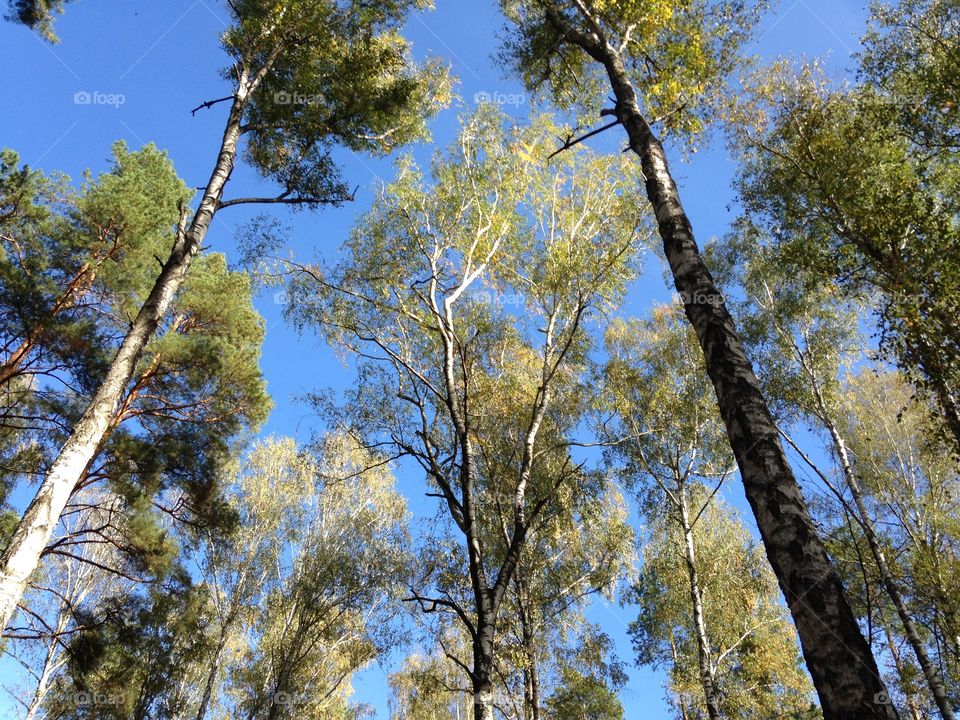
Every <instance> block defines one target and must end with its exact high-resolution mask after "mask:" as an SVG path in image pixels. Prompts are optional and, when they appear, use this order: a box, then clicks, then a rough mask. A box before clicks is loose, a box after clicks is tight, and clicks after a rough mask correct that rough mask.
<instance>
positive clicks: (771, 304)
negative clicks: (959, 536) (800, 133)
mask: <svg viewBox="0 0 960 720" xmlns="http://www.w3.org/2000/svg"><path fill="white" fill-rule="evenodd" d="M725 252H726V254H728V255H729V256H730V257H729V259H728V260H727V261H726V264H727V265H728V266H730V267H734V268H736V270H735V273H736V274H737V276H738V278H739V281H740V282H739V286H740V287H741V288H742V289H743V290H744V291H745V294H746V300H745V301H744V302H743V303H741V307H740V308H739V309H740V310H741V315H742V317H744V324H745V325H746V326H747V327H748V337H749V338H750V340H751V349H753V350H754V351H755V352H754V355H755V357H759V358H760V359H761V362H762V364H763V365H764V366H765V368H766V369H767V372H766V378H765V380H766V385H767V387H768V389H769V391H770V394H771V395H772V396H774V397H777V398H778V400H779V401H780V405H781V406H782V409H783V410H784V412H785V413H786V414H787V418H786V420H787V421H786V422H784V423H783V428H782V430H781V431H782V432H786V428H787V427H789V425H790V424H792V425H795V424H797V423H798V422H800V421H803V420H812V421H814V422H815V423H816V424H817V425H818V427H819V429H820V430H821V431H822V432H823V433H824V435H825V437H826V439H827V445H828V447H829V449H830V452H831V453H832V455H833V456H834V458H835V461H836V465H837V467H838V469H839V474H840V478H841V480H842V482H841V484H840V486H839V490H838V488H837V485H836V484H835V483H834V482H833V481H832V479H830V478H828V477H827V476H826V475H825V474H824V473H823V472H822V471H821V470H819V469H818V468H816V466H815V465H813V468H814V470H815V472H816V473H818V474H819V476H820V479H821V480H822V481H823V483H824V484H825V485H826V486H827V489H828V490H829V492H832V493H834V494H835V495H836V497H837V500H838V501H839V503H840V505H841V507H840V512H841V515H844V514H845V515H848V516H849V517H851V518H853V520H854V521H855V522H856V524H857V526H858V528H857V529H858V532H862V535H863V539H864V541H865V544H866V547H867V549H868V552H869V556H870V560H871V563H872V565H873V566H875V568H876V572H877V574H878V576H879V583H880V585H881V586H882V588H883V590H884V592H885V593H886V595H887V596H888V598H889V602H890V603H891V604H892V606H893V609H894V612H895V613H896V616H897V618H898V619H899V625H900V628H899V630H898V633H901V634H903V636H904V637H905V638H906V639H907V642H908V643H909V645H910V646H911V648H912V654H913V655H914V657H915V659H916V661H917V663H918V664H919V666H920V668H921V670H922V672H923V675H924V678H925V682H926V684H927V687H928V689H929V692H930V695H931V697H932V698H933V699H934V701H935V703H936V704H937V706H938V708H939V712H940V714H941V715H942V716H943V717H945V718H953V717H954V713H953V710H952V708H951V707H950V703H949V701H948V700H947V696H946V690H945V686H944V682H943V680H942V679H941V676H940V673H939V672H938V670H937V668H936V667H935V666H934V663H933V662H932V661H931V658H930V655H929V653H928V652H927V647H926V643H925V641H924V640H923V638H922V635H921V631H920V629H919V627H918V625H917V622H916V620H915V617H914V614H913V612H912V611H911V609H910V608H909V606H908V603H907V600H906V594H907V593H906V589H905V588H904V587H903V586H902V585H901V583H900V581H899V580H898V579H897V578H896V576H895V573H894V571H893V569H892V566H891V562H890V559H889V556H888V550H887V548H886V547H885V545H886V543H885V541H884V538H883V534H884V533H883V532H882V530H881V529H880V527H881V526H880V524H879V519H878V518H876V517H875V516H874V513H873V512H871V510H870V508H869V507H868V503H867V497H866V495H865V492H864V489H863V486H864V478H863V477H861V476H860V474H859V473H858V472H857V470H856V467H855V465H856V460H855V458H854V456H853V454H852V452H851V450H850V444H849V439H848V437H847V436H846V432H845V430H844V429H843V424H844V423H845V422H846V421H845V420H844V418H845V417H846V416H847V413H848V410H846V409H844V405H843V401H842V397H843V391H842V384H843V383H844V378H845V375H846V374H847V368H848V367H850V366H852V365H854V364H855V363H857V362H863V361H864V358H863V351H862V348H863V346H864V345H865V344H866V342H865V339H864V338H862V337H861V336H860V335H859V333H858V331H857V328H856V324H857V322H858V320H859V319H861V318H862V316H863V308H862V306H861V305H860V304H858V303H855V302H851V301H849V300H846V299H844V298H843V297H841V296H840V293H839V292H838V291H837V288H836V286H835V285H833V283H832V282H830V281H829V280H824V279H823V278H822V276H818V275H811V274H809V273H803V272H802V271H800V269H799V268H797V267H795V266H792V264H791V262H790V253H789V251H786V252H785V251H784V249H783V248H780V247H777V245H776V243H764V242H763V235H762V234H761V233H760V232H759V231H758V230H757V229H756V228H750V227H749V226H747V227H746V228H745V232H744V233H743V237H740V238H738V239H736V240H734V241H733V243H732V246H731V247H728V248H726V250H725ZM734 258H735V259H734ZM894 412H896V411H894ZM855 422H865V419H858V420H856V421H855ZM785 437H787V439H788V442H790V443H791V444H792V445H793V446H794V447H797V445H796V443H795V441H794V440H793V439H791V438H790V437H789V436H787V435H785ZM797 451H798V452H799V453H801V454H802V457H804V458H807V459H809V458H808V456H807V455H806V454H805V453H802V451H801V450H800V449H799V448H798V447H797Z"/></svg>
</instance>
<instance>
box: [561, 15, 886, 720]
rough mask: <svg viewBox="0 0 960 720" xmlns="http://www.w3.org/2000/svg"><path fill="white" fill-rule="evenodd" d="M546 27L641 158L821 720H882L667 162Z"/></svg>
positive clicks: (634, 108) (615, 64) (636, 112)
mask: <svg viewBox="0 0 960 720" xmlns="http://www.w3.org/2000/svg"><path fill="white" fill-rule="evenodd" d="M547 16H548V19H549V20H550V21H551V22H552V23H553V24H554V26H555V27H556V28H557V29H558V31H559V32H560V33H561V35H562V37H563V38H564V39H565V40H566V41H567V42H569V43H573V44H575V45H577V46H579V47H580V48H582V49H583V50H584V52H586V53H587V54H588V55H590V56H591V57H592V58H593V59H594V60H596V61H597V62H598V63H600V64H601V65H603V67H604V70H605V71H606V74H607V77H608V79H609V81H610V86H611V89H612V90H613V93H614V96H615V98H616V108H615V110H614V111H612V113H613V114H615V115H616V118H617V119H618V120H619V121H620V123H621V124H622V125H623V127H624V129H625V130H626V132H627V135H628V137H629V141H630V146H629V147H630V149H631V150H632V151H633V152H634V153H635V154H636V155H637V156H638V157H639V158H640V164H641V167H642V169H643V174H644V177H645V178H646V191H647V198H648V199H649V201H650V204H651V205H652V206H653V210H654V213H655V215H656V219H657V223H658V228H659V232H660V237H661V239H662V240H663V248H664V254H665V255H666V258H667V261H668V263H669V265H670V270H671V272H672V274H673V278H674V284H675V285H676V288H677V291H678V293H679V294H680V297H681V298H682V299H683V302H684V308H685V312H686V315H687V318H688V319H689V321H690V323H691V325H692V326H693V328H694V330H695V331H696V334H697V339H698V340H699V343H700V347H701V348H702V350H703V355H704V360H705V362H706V366H707V371H708V373H709V376H710V380H711V381H712V383H713V387H714V390H715V391H716V394H717V402H718V405H719V408H720V414H721V416H722V418H723V421H724V425H725V426H726V430H727V436H728V437H729V439H730V445H731V448H732V449H733V453H734V456H735V457H736V459H737V465H738V467H739V469H740V474H741V477H742V478H743V484H744V490H745V494H746V497H747V500H748V502H749V503H750V507H751V508H752V510H753V514H754V517H755V518H756V521H757V526H758V528H759V530H760V536H761V538H762V540H763V544H764V549H765V550H766V554H767V558H768V560H769V561H770V564H771V566H772V567H773V571H774V573H775V574H776V576H777V579H778V581H779V583H780V587H781V589H782V591H783V593H784V596H785V598H786V601H787V605H788V606H789V608H790V612H791V613H792V615H793V619H794V623H795V624H796V627H797V632H798V634H799V636H800V642H801V645H802V648H803V654H804V658H805V659H806V663H807V667H808V669H809V670H810V675H811V676H812V678H813V682H814V685H815V687H816V689H817V693H818V694H819V696H820V703H821V706H822V708H823V713H824V717H825V719H826V720H852V719H853V718H856V719H857V720H890V719H892V718H896V717H897V713H896V710H895V709H894V708H893V707H892V706H891V705H889V704H887V703H885V702H884V700H885V699H886V688H885V687H884V684H883V680H882V679H881V678H880V673H879V670H878V668H877V663H876V660H875V659H874V657H873V654H872V653H871V651H870V646H869V645H868V644H867V642H866V640H865V639H864V637H863V633H862V632H861V631H860V628H859V626H858V625H857V618H856V616H855V615H854V613H853V609H852V608H851V606H850V603H849V601H848V600H847V598H846V595H845V593H844V589H843V585H842V584H841V582H840V579H839V576H838V575H837V573H836V571H835V570H834V568H833V565H832V564H831V562H830V559H829V558H828V556H827V552H826V549H825V547H824V545H823V542H822V541H821V540H820V538H819V536H818V534H817V530H816V527H815V526H814V524H813V520H812V519H811V517H810V512H809V510H808V508H807V505H806V501H805V500H804V498H803V495H802V493H801V492H800V487H799V485H798V484H797V481H796V478H795V477H794V475H793V471H792V470H791V468H790V465H789V463H788V462H787V457H786V455H785V453H784V452H783V448H782V447H781V445H780V440H779V437H778V434H777V427H776V424H775V422H774V420H773V416H772V415H771V413H770V409H769V407H768V406H767V403H766V400H765V399H764V397H763V394H762V393H761V391H760V388H759V383H758V381H757V378H756V375H755V374H754V372H753V367H752V365H751V363H750V361H749V360H748V359H747V355H746V351H745V349H744V346H743V341H742V340H741V339H740V336H739V335H738V333H737V330H736V327H735V325H734V322H733V318H732V317H731V315H730V313H729V312H728V311H727V308H726V305H725V303H724V300H723V296H722V294H721V293H720V290H719V288H718V287H717V285H716V283H715V282H714V280H713V277H712V276H711V275H710V271H709V270H708V269H707V266H706V264H705V263H704V261H703V258H702V257H701V255H700V250H699V248H698V246H697V243H696V240H695V239H694V235H693V229H692V226H691V223H690V220H689V218H688V217H687V214H686V212H685V211H684V209H683V205H682V204H681V202H680V195H679V192H678V190H677V186H676V184H675V182H674V180H673V176H672V175H671V173H670V169H669V165H668V163H667V157H666V153H665V152H664V149H663V146H662V145H661V143H660V141H659V140H658V139H657V137H656V136H655V135H654V134H653V131H652V129H651V128H650V126H649V124H648V123H647V121H646V119H645V118H644V116H643V113H642V112H641V110H640V107H639V105H638V102H637V95H636V92H635V91H634V88H633V85H632V83H631V81H630V77H629V74H628V73H627V70H626V67H625V66H624V64H623V60H622V58H621V57H620V54H619V51H618V50H617V49H616V48H614V47H613V46H612V45H610V43H608V42H607V41H606V39H604V38H602V37H600V36H598V35H597V34H596V33H593V32H589V33H585V32H581V31H579V30H576V29H573V28H571V27H570V26H569V24H568V23H567V21H566V19H565V18H564V16H563V15H561V14H560V13H558V12H555V11H549V10H548V11H547Z"/></svg>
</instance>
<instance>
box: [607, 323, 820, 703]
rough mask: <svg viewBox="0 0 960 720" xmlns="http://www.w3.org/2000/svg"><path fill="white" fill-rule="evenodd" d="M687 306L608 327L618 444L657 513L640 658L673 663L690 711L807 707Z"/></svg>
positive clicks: (646, 512)
mask: <svg viewBox="0 0 960 720" xmlns="http://www.w3.org/2000/svg"><path fill="white" fill-rule="evenodd" d="M680 313H681V311H680V307H679V306H677V305H675V306H665V307H661V308H657V309H655V311H654V314H653V318H652V319H651V320H650V321H647V322H643V323H641V322H633V323H630V324H627V323H619V324H616V325H614V326H613V327H612V328H611V330H610V331H608V334H607V346H608V349H609V351H610V362H609V364H608V367H607V370H606V376H607V381H608V387H609V393H608V396H609V398H610V400H609V402H610V409H611V410H612V411H613V412H614V413H616V415H617V418H618V422H617V424H616V425H614V426H613V427H614V429H613V432H614V433H615V434H616V435H619V436H620V437H622V438H624V440H623V441H622V442H621V443H620V444H618V445H616V446H615V453H616V454H617V455H618V456H619V457H620V458H622V460H623V463H624V465H623V472H624V473H626V475H627V478H628V481H629V482H630V483H631V485H632V486H633V487H634V488H635V489H636V491H637V494H638V498H639V500H640V506H641V510H642V513H643V517H644V519H645V521H646V528H645V541H646V542H645V543H644V552H643V555H644V563H643V568H642V570H641V573H640V580H639V582H638V583H637V584H636V586H635V598H636V601H637V602H638V604H639V605H640V606H641V611H640V617H639V618H638V620H637V622H636V623H634V625H633V626H632V628H633V632H634V640H635V643H636V647H637V650H638V656H639V659H640V661H641V662H644V663H648V664H657V665H659V664H666V665H668V666H669V667H671V674H670V678H671V680H670V682H671V690H672V695H673V698H674V704H675V706H676V707H677V708H678V710H679V716H680V717H690V718H692V717H703V716H705V717H709V718H711V720H715V719H716V718H726V717H744V718H746V717H764V716H766V715H768V714H769V713H771V712H773V711H774V710H775V709H778V708H779V709H782V710H784V711H786V712H788V713H791V712H796V713H801V712H804V711H806V710H807V709H808V708H809V706H810V701H809V686H808V685H807V680H806V678H805V677H804V676H803V674H802V672H801V671H800V670H799V668H798V660H799V658H798V655H797V650H796V645H795V639H794V636H793V634H792V632H791V630H790V628H789V626H788V625H787V624H786V623H785V622H784V620H783V619H782V617H781V613H782V610H781V608H779V607H778V605H777V602H776V598H775V587H774V582H773V581H772V578H771V577H770V575H769V574H768V573H767V571H766V568H764V566H763V564H762V562H760V558H759V556H758V553H757V551H756V549H755V548H754V547H752V545H751V543H750V542H749V539H748V537H747V535H746V531H745V530H744V529H743V527H742V526H741V525H740V524H739V522H738V520H737V519H736V518H735V517H732V513H731V511H730V510H729V509H727V508H726V507H725V506H724V505H723V501H722V500H721V498H720V496H719V493H720V490H721V487H722V484H723V483H724V481H725V480H726V478H728V477H729V476H730V475H731V474H732V473H733V471H734V468H735V464H734V463H733V459H732V458H731V457H730V455H729V449H728V446H727V444H726V442H725V438H724V436H723V430H722V426H721V424H720V421H719V418H718V417H717V413H716V410H715V407H714V405H713V398H712V397H711V393H710V385H709V379H708V378H707V376H706V374H705V373H704V372H703V361H702V356H701V355H700V353H699V351H698V347H697V344H696V337H695V335H694V334H693V331H692V330H691V329H690V328H689V327H688V326H687V325H686V324H685V323H683V321H682V316H681V314H680ZM734 578H736V579H734ZM728 582H729V583H730V584H729V585H728ZM740 593H742V595H740ZM760 648H763V652H760V651H759V649H760ZM694 668H695V669H696V672H694ZM694 678H696V681H694ZM694 682H695V683H696V684H695V685H694V687H696V686H697V685H699V687H698V688H697V692H693V693H692V692H691V684H693V683H694ZM743 688H750V690H749V692H748V693H744V692H743ZM704 711H705V712H704Z"/></svg>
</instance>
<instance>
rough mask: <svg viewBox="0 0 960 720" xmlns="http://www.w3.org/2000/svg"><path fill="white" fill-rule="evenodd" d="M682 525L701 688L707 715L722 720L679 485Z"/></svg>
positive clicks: (687, 516)
mask: <svg viewBox="0 0 960 720" xmlns="http://www.w3.org/2000/svg"><path fill="white" fill-rule="evenodd" d="M678 485H679V488H678V491H677V496H678V500H679V505H680V507H679V510H680V524H681V527H682V529H683V551H684V559H685V560H686V563H687V577H688V579H689V582H690V601H691V603H692V605H693V623H694V627H695V628H696V632H697V662H698V664H699V668H700V685H701V686H702V687H703V696H704V699H705V700H706V703H707V715H708V716H709V717H710V720H719V718H720V708H719V705H718V703H717V688H716V681H715V673H714V671H713V665H712V660H711V658H710V655H711V651H710V637H709V636H708V635H707V623H706V620H704V618H703V592H702V590H701V589H700V574H699V573H698V572H697V556H696V546H695V543H694V540H693V528H692V527H691V525H690V513H689V510H688V509H687V496H686V491H685V489H684V488H683V485H682V484H680V483H678Z"/></svg>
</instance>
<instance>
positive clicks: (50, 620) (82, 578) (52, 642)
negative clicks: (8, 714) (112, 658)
mask: <svg viewBox="0 0 960 720" xmlns="http://www.w3.org/2000/svg"><path fill="white" fill-rule="evenodd" d="M94 493H96V490H95V489H93V490H88V491H86V492H85V493H84V494H85V495H86V496H88V497H87V503H88V504H89V509H88V510H86V511H82V512H76V513H73V514H72V515H71V516H69V517H68V518H66V519H65V524H67V525H68V528H67V531H68V532H71V531H72V530H74V529H76V530H80V529H82V528H88V527H90V526H94V527H96V526H98V525H101V524H103V522H104V521H105V520H107V519H108V518H107V515H108V514H109V512H110V511H111V509H110V508H109V505H108V504H107V503H105V502H103V501H102V500H100V499H98V498H94V497H90V496H91V495H93V494H94ZM89 516H93V517H89ZM77 554H78V556H79V558H78V559H74V558H67V557H64V556H53V557H52V558H51V561H50V562H48V563H46V564H45V565H44V567H43V576H42V578H40V579H39V581H38V582H37V583H36V587H35V588H34V589H31V591H30V593H28V595H27V597H26V598H25V606H26V608H28V611H27V612H24V613H22V614H21V616H20V618H21V622H23V623H24V625H23V626H22V627H17V626H13V627H11V628H9V629H8V630H7V632H6V633H5V638H6V643H5V646H4V652H5V653H6V654H8V655H10V656H11V657H12V658H14V659H15V660H16V661H17V662H18V663H19V664H20V665H21V666H22V667H23V668H24V669H25V670H26V671H27V674H28V679H27V681H26V684H25V685H21V686H18V687H14V688H11V687H7V688H5V689H6V690H7V691H8V692H9V694H10V696H11V697H12V698H13V699H14V700H16V701H17V702H18V703H19V704H20V705H21V707H22V708H23V711H24V712H23V715H22V717H23V718H24V720H34V718H37V717H41V716H42V712H43V710H42V708H43V705H44V703H45V701H46V700H47V697H48V695H49V693H50V691H51V689H52V688H53V687H55V684H56V682H57V678H58V677H59V675H60V673H61V672H62V671H63V670H64V669H65V668H66V667H67V665H68V663H69V660H70V655H69V648H70V641H71V638H73V637H75V636H76V635H77V633H81V632H84V631H85V630H87V629H88V628H86V627H85V626H84V624H83V622H82V618H83V617H84V615H83V611H84V610H86V609H88V608H90V607H91V606H93V605H95V604H96V603H97V602H99V601H100V600H102V599H103V598H109V597H110V596H112V595H115V594H117V593H118V592H119V591H120V590H121V589H123V590H126V589H129V588H130V586H131V583H130V582H129V581H126V580H124V579H123V578H121V577H120V576H119V575H116V574H114V573H111V572H109V571H107V570H105V569H104V567H111V566H112V567H122V566H123V565H124V563H123V558H122V557H120V553H119V551H118V550H117V548H116V547H115V546H113V545H109V544H103V543H90V544H85V545H82V546H80V547H79V548H77ZM78 619H81V622H79V623H78Z"/></svg>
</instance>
